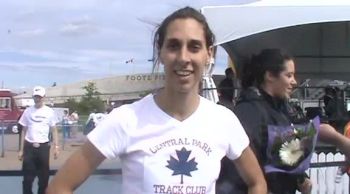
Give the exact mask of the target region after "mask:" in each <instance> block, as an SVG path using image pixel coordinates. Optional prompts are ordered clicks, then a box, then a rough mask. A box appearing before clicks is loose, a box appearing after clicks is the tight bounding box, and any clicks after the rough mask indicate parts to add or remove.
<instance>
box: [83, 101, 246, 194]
mask: <svg viewBox="0 0 350 194" xmlns="http://www.w3.org/2000/svg"><path fill="white" fill-rule="evenodd" d="M88 139H89V141H90V142H91V143H92V144H93V145H94V146H95V147H96V148H97V149H98V150H99V151H100V152H101V153H102V154H103V155H104V156H105V157H107V158H116V157H118V156H119V157H120V159H121V162H122V172H123V173H122V177H123V184H122V191H123V194H130V193H132V194H153V193H184V194H186V193H187V194H193V193H198V194H199V193H201V194H202V193H203V194H214V193H215V182H216V179H217V178H218V175H219V172H220V161H221V159H222V158H223V157H224V156H225V155H226V156H227V157H229V158H230V159H236V158H238V157H239V156H240V155H241V153H242V151H243V150H244V149H245V148H246V147H247V146H248V145H249V139H248V137H247V135H246V133H245V131H244V129H243V127H242V125H241V124H240V122H239V120H238V119H237V117H236V116H235V115H234V114H233V113H232V112H231V111H230V110H229V109H227V108H225V107H223V106H220V105H217V104H215V103H213V102H211V101H209V100H207V99H205V98H202V97H201V99H200V104H199V106H198V108H197V110H196V111H195V112H194V113H193V114H192V115H191V116H190V117H188V118H187V119H186V120H184V121H178V120H176V119H174V118H172V117H171V116H169V115H168V114H166V113H165V112H163V111H162V110H161V109H160V108H159V107H158V106H157V105H156V103H155V101H154V97H153V95H148V96H146V97H144V98H143V99H141V100H140V101H137V102H135V103H133V104H129V105H123V106H121V107H119V108H117V109H114V110H113V111H112V112H111V113H110V114H109V115H108V116H107V117H106V118H105V119H104V120H103V121H102V122H101V123H100V124H99V125H98V126H97V127H96V128H95V129H94V130H93V131H92V132H91V133H89V135H88ZM232 165H233V164H232Z"/></svg>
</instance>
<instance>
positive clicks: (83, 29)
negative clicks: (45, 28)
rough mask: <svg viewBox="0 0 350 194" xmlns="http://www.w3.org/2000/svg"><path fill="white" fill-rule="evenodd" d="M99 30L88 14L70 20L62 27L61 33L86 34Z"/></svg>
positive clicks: (69, 34) (68, 34) (71, 34)
mask: <svg viewBox="0 0 350 194" xmlns="http://www.w3.org/2000/svg"><path fill="white" fill-rule="evenodd" d="M98 31H99V30H98V26H97V25H96V24H95V23H93V22H92V20H91V19H90V18H89V17H87V16H84V17H83V18H81V19H78V20H75V21H72V22H69V23H67V24H65V25H64V26H63V27H62V28H61V29H60V33H61V34H62V35H65V36H84V35H90V34H95V33H97V32H98Z"/></svg>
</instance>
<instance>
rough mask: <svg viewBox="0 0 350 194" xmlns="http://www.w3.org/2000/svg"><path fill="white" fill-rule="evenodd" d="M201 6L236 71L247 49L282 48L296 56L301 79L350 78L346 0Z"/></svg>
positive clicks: (349, 12) (279, 0) (247, 54)
mask: <svg viewBox="0 0 350 194" xmlns="http://www.w3.org/2000/svg"><path fill="white" fill-rule="evenodd" d="M201 11H202V13H203V14H204V15H205V16H206V18H207V20H208V22H209V25H210V27H211V29H212V30H213V32H214V34H215V35H216V40H217V43H216V44H217V45H221V46H223V47H224V48H225V50H226V51H227V53H228V54H229V55H230V57H231V58H232V59H233V61H234V63H235V65H236V66H237V68H238V72H239V69H240V67H241V66H242V64H243V61H244V60H243V59H246V58H247V57H250V56H251V54H256V53H257V52H259V51H260V50H261V49H263V48H282V49H285V50H287V51H289V52H290V53H291V54H292V55H293V56H295V58H296V62H297V69H296V71H297V77H298V78H299V79H300V80H302V79H307V78H314V77H316V78H321V79H323V78H327V79H341V80H350V77H349V76H348V75H349V74H350V66H349V65H350V46H349V45H350V22H348V21H350V1H339V0H338V1H337V0H334V1H323V0H318V1H314V0H308V1H305V2H304V1H299V0H292V1H288V0H283V1H282V0H277V1H258V2H255V3H250V4H245V5H232V6H217V7H215V6H214V7H213V6H211V7H203V8H202V10H201Z"/></svg>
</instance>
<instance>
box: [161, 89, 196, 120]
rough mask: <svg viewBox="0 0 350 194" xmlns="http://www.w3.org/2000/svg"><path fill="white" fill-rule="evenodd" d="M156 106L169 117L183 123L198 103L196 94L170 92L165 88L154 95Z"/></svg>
mask: <svg viewBox="0 0 350 194" xmlns="http://www.w3.org/2000/svg"><path fill="white" fill-rule="evenodd" d="M155 102H156V103H157V105H158V106H159V107H160V108H161V109H162V110H163V111H164V112H166V113H167V114H168V115H170V116H171V117H173V118H175V119H177V120H179V121H183V120H185V119H186V118H188V117H189V116H191V115H192V113H194V112H195V111H196V110H197V108H198V106H199V102H200V97H199V95H198V93H196V92H195V91H194V92H191V93H179V92H171V91H169V90H167V89H166V88H165V89H163V90H160V91H159V92H158V94H157V95H155Z"/></svg>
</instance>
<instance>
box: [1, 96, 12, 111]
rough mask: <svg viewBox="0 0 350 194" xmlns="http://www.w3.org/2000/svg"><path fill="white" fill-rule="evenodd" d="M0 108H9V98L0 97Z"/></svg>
mask: <svg viewBox="0 0 350 194" xmlns="http://www.w3.org/2000/svg"><path fill="white" fill-rule="evenodd" d="M0 109H11V98H8V97H0Z"/></svg>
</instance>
